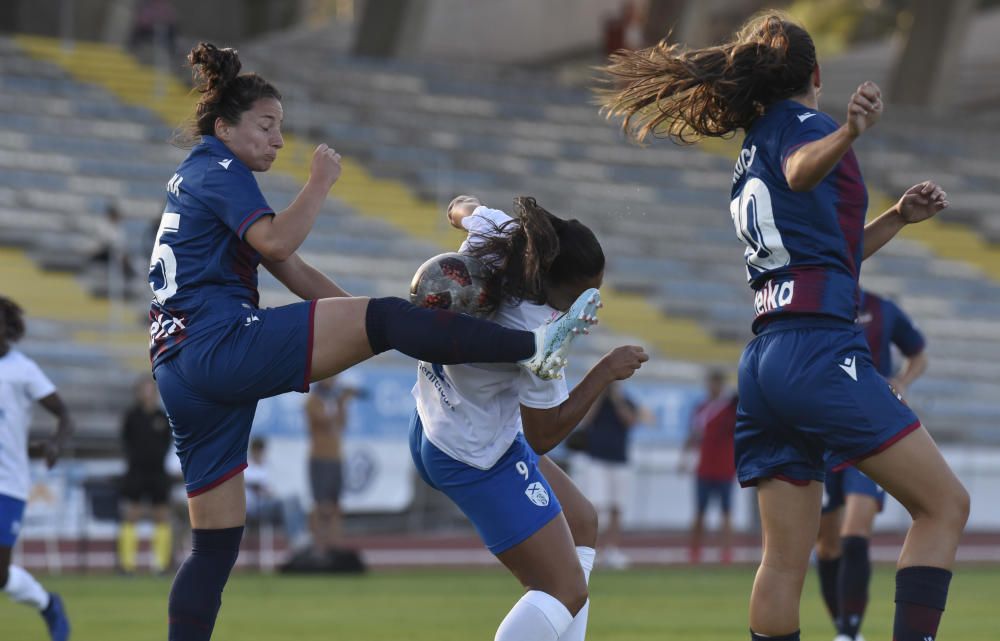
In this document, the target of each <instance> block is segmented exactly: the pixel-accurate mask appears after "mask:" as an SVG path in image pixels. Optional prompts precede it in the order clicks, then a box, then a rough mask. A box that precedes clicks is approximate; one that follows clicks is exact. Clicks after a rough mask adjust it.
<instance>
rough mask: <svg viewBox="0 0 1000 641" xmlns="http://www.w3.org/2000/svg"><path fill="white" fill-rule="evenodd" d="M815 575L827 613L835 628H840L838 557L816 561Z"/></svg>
mask: <svg viewBox="0 0 1000 641" xmlns="http://www.w3.org/2000/svg"><path fill="white" fill-rule="evenodd" d="M816 573H817V574H819V588H820V592H821V593H822V594H823V602H824V603H826V609H827V612H829V613H830V618H831V619H833V625H834V627H835V628H838V629H839V628H840V621H839V617H840V599H839V598H838V594H837V581H838V579H839V577H840V557H839V556H838V557H837V558H835V559H817V560H816Z"/></svg>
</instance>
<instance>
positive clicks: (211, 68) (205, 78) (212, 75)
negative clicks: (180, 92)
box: [188, 42, 243, 93]
mask: <svg viewBox="0 0 1000 641" xmlns="http://www.w3.org/2000/svg"><path fill="white" fill-rule="evenodd" d="M188 64H190V65H191V67H192V68H193V70H194V78H195V82H196V86H197V89H198V91H200V92H202V93H209V92H212V91H216V90H217V89H219V88H221V87H224V86H225V85H226V84H227V83H229V82H231V81H232V80H233V79H234V78H236V76H238V75H239V73H240V69H242V68H243V64H242V63H241V62H240V56H239V53H238V52H237V51H236V49H230V48H226V49H219V48H218V47H216V46H215V45H214V44H212V43H210V42H199V43H198V46H196V47H195V48H194V49H192V50H191V53H189V54H188Z"/></svg>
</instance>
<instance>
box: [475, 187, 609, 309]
mask: <svg viewBox="0 0 1000 641" xmlns="http://www.w3.org/2000/svg"><path fill="white" fill-rule="evenodd" d="M469 245H470V247H469V250H468V253H469V254H471V255H473V256H475V257H476V258H479V259H480V260H482V261H483V262H484V263H485V264H486V265H487V266H489V267H490V268H491V270H490V286H489V287H488V291H490V293H491V294H492V296H491V301H490V306H491V308H492V309H496V307H497V306H498V305H499V304H500V303H501V302H502V301H504V300H512V301H515V302H517V301H528V302H531V303H535V304H539V305H541V304H544V303H545V302H546V301H547V300H548V288H549V287H550V286H552V285H562V284H566V283H574V282H578V281H584V280H589V279H592V278H594V277H595V276H597V275H598V274H600V273H601V272H603V271H604V250H603V249H602V248H601V244H600V243H599V242H598V240H597V237H596V236H595V235H594V232H592V231H591V230H590V229H589V228H588V227H587V226H586V225H584V224H583V223H581V222H580V221H578V220H563V219H562V218H559V217H557V216H555V215H553V214H551V213H549V212H548V211H546V210H545V208H543V207H542V206H541V205H539V204H538V203H537V202H536V201H535V199H534V198H531V197H530V196H519V197H517V198H515V199H514V220H511V221H508V222H506V223H504V224H503V225H500V226H498V227H495V228H494V229H492V230H490V231H489V232H487V233H483V234H474V235H473V238H472V241H471V242H470V243H469Z"/></svg>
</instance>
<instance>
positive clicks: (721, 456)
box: [681, 370, 737, 563]
mask: <svg viewBox="0 0 1000 641" xmlns="http://www.w3.org/2000/svg"><path fill="white" fill-rule="evenodd" d="M725 382H726V375H725V373H724V372H722V371H721V370H713V371H711V372H710V373H709V374H708V378H707V379H706V389H707V393H708V396H707V398H706V399H705V400H704V401H702V402H701V403H700V404H699V405H698V406H697V407H696V408H695V410H694V413H693V414H692V415H691V431H690V433H689V434H688V438H687V442H686V443H685V444H684V450H685V451H689V450H694V449H695V448H696V447H698V448H699V451H698V467H697V468H696V470H695V515H694V523H693V524H692V525H691V541H690V555H691V562H692V563H698V562H699V561H701V545H702V539H703V535H704V530H705V512H706V511H707V509H708V505H709V503H711V502H712V501H713V500H715V501H718V503H719V508H720V510H721V512H722V562H723V563H729V562H731V561H732V554H733V552H732V549H733V548H732V545H733V530H732V522H731V519H730V515H729V512H730V507H731V506H732V494H733V481H734V480H735V479H736V463H735V460H734V459H735V454H734V452H733V433H734V432H735V430H736V401H737V398H736V395H735V394H733V393H731V392H727V391H726V389H725ZM699 446H700V447H699ZM681 466H682V471H683V470H684V469H685V468H686V464H685V457H682V458H681Z"/></svg>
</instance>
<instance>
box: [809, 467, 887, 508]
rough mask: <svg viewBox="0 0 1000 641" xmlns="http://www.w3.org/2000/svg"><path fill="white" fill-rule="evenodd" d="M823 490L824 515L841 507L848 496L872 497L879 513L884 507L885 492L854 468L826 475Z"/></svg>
mask: <svg viewBox="0 0 1000 641" xmlns="http://www.w3.org/2000/svg"><path fill="white" fill-rule="evenodd" d="M824 489H825V491H826V492H825V494H826V495H825V496H824V497H823V513H824V514H826V513H827V512H832V511H834V510H836V509H838V508H841V507H843V506H844V499H846V498H847V495H848V494H862V495H864V496H870V497H872V498H873V499H875V502H876V503H878V510H879V512H881V511H882V508H884V507H885V490H883V489H882V488H881V487H879V485H878V483H876V482H875V481H873V480H871V479H870V478H868V477H867V476H865V475H864V473H863V472H862V471H861V470H859V469H858V468H856V467H854V466H851V467H848V468H846V469H843V470H840V471H839V472H830V473H828V474H827V475H826V483H825V487H824Z"/></svg>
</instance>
